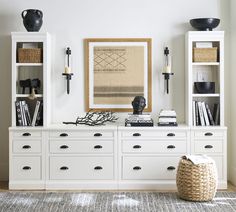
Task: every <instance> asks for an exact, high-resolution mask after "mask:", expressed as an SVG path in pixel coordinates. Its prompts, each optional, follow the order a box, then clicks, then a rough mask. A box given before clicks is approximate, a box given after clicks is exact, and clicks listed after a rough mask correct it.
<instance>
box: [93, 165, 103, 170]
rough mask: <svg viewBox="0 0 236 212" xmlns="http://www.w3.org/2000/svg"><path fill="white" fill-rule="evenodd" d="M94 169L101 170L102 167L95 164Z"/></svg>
mask: <svg viewBox="0 0 236 212" xmlns="http://www.w3.org/2000/svg"><path fill="white" fill-rule="evenodd" d="M94 170H102V167H101V166H95V167H94Z"/></svg>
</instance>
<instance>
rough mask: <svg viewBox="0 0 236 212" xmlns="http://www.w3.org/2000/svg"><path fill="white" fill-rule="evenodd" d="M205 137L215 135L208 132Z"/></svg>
mask: <svg viewBox="0 0 236 212" xmlns="http://www.w3.org/2000/svg"><path fill="white" fill-rule="evenodd" d="M205 136H213V133H211V132H207V133H205Z"/></svg>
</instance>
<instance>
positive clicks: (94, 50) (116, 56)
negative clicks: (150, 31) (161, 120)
mask: <svg viewBox="0 0 236 212" xmlns="http://www.w3.org/2000/svg"><path fill="white" fill-rule="evenodd" d="M151 57H152V56H151V39H150V38H126V39H119V38H116V39H111V38H110V39H109V38H93V39H85V67H86V70H85V71H86V98H87V99H86V110H87V111H89V110H91V109H94V110H112V111H117V112H129V111H132V105H131V102H132V100H133V99H134V97H135V96H144V97H145V99H146V102H147V106H146V108H145V111H149V112H150V111H151V110H152V105H151V98H152V95H151V94H152V93H151V88H152V79H151V75H152V73H151Z"/></svg>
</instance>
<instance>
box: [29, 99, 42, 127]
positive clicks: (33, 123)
mask: <svg viewBox="0 0 236 212" xmlns="http://www.w3.org/2000/svg"><path fill="white" fill-rule="evenodd" d="M39 106H40V101H37V102H36V105H35V109H34V115H33V119H32V123H31V126H33V127H34V126H35V123H36V118H37V115H38V111H39Z"/></svg>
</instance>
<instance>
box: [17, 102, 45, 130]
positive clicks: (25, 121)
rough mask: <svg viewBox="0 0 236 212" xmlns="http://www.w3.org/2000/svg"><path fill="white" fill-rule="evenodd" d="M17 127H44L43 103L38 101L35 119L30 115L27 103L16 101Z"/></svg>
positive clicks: (34, 114) (34, 113)
mask: <svg viewBox="0 0 236 212" xmlns="http://www.w3.org/2000/svg"><path fill="white" fill-rule="evenodd" d="M15 106H16V122H17V123H16V124H17V126H42V125H43V101H37V102H36V105H35V108H34V112H33V117H31V115H30V111H29V106H28V104H27V103H26V101H24V100H22V101H15Z"/></svg>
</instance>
